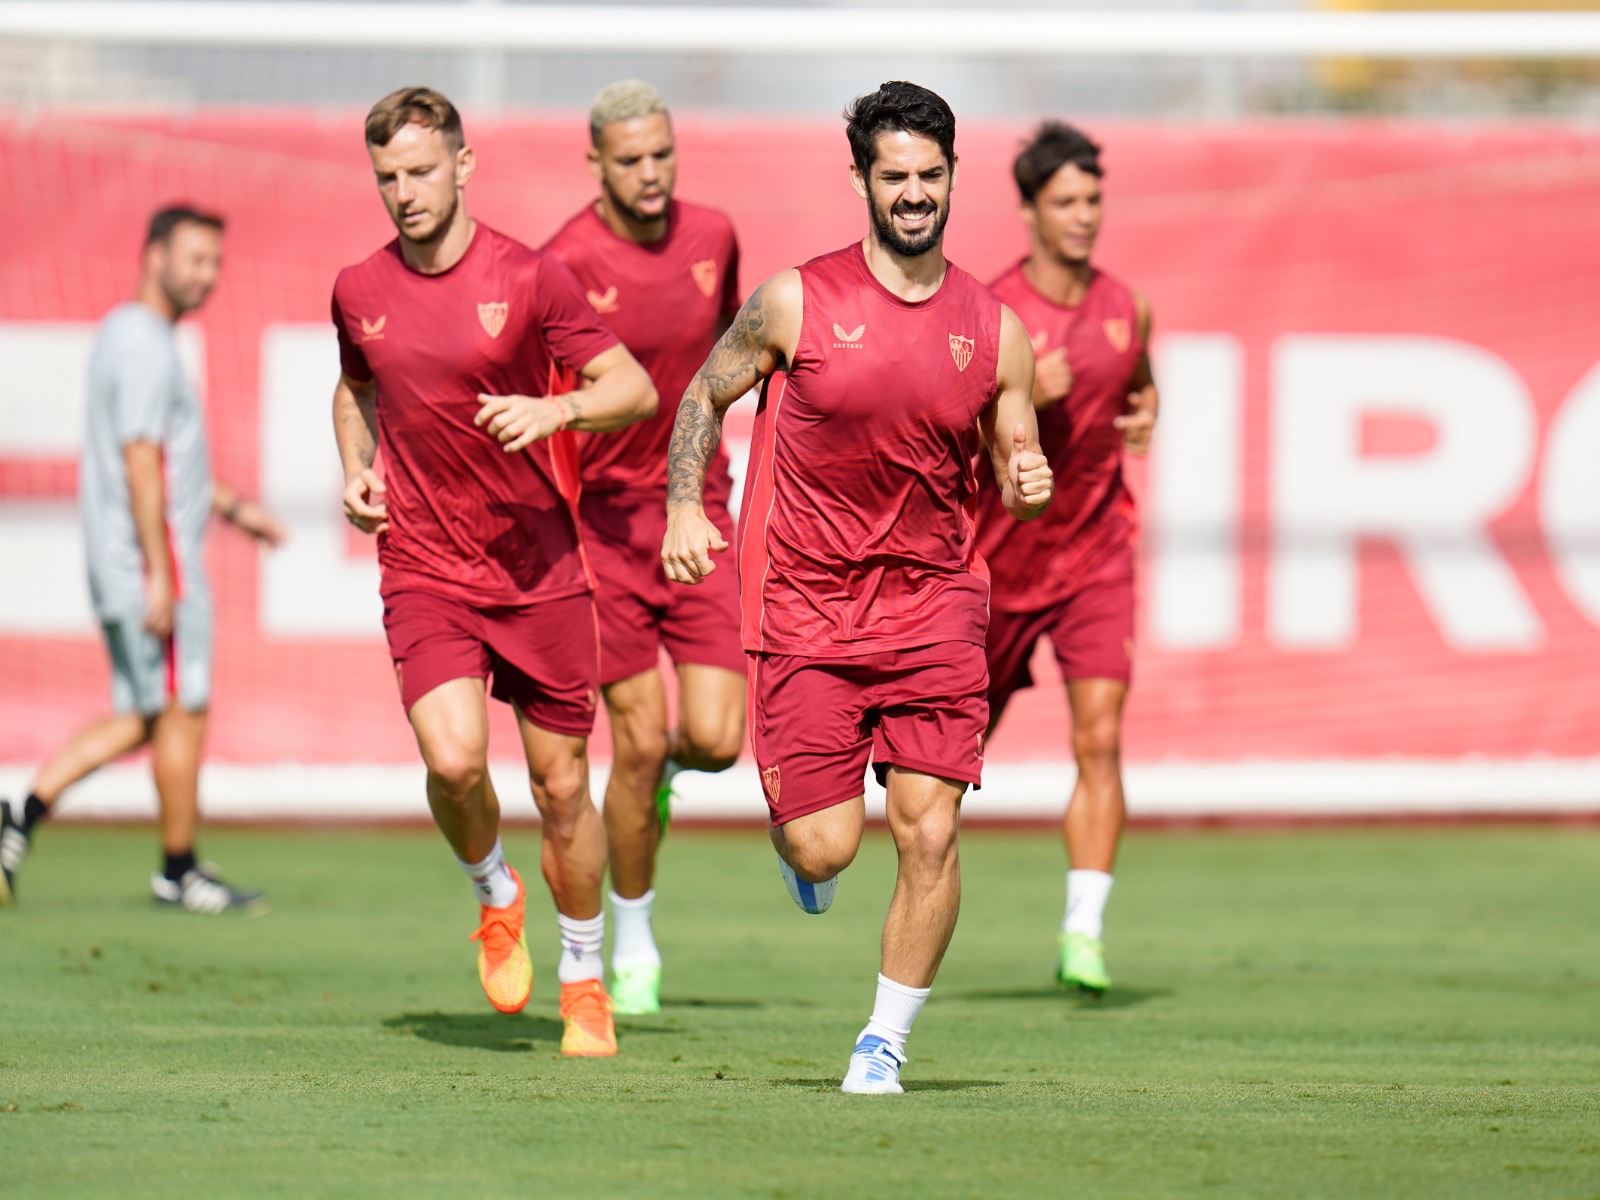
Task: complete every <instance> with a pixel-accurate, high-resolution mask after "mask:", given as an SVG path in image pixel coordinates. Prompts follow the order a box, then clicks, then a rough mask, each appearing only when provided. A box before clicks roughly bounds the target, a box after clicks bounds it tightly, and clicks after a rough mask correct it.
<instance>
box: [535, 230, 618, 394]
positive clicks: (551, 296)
mask: <svg viewBox="0 0 1600 1200" xmlns="http://www.w3.org/2000/svg"><path fill="white" fill-rule="evenodd" d="M534 313H535V314H536V315H535V324H536V326H537V328H538V329H539V332H540V333H541V334H543V336H544V342H545V345H546V346H548V347H549V348H550V355H551V357H552V358H554V359H555V360H556V362H558V363H560V364H561V365H562V366H565V367H567V368H569V369H571V370H573V371H580V370H582V369H583V368H584V367H585V366H587V365H588V364H589V363H591V362H593V361H594V360H595V359H596V358H598V357H599V356H600V355H601V354H604V353H605V352H606V351H607V350H609V349H611V347H613V346H616V345H619V344H620V343H619V342H618V340H617V335H616V334H614V333H612V332H611V330H609V329H607V328H606V327H605V325H604V323H602V322H601V320H600V318H599V317H597V316H595V313H594V309H593V308H591V307H590V305H589V302H588V301H587V300H586V299H584V296H583V287H582V285H581V284H579V283H578V277H577V276H576V275H574V274H573V273H572V269H571V268H570V267H568V266H567V264H566V263H564V262H562V261H561V260H560V259H558V258H551V257H549V256H546V257H544V258H541V259H540V260H539V270H538V272H537V273H536V274H535V275H534Z"/></svg>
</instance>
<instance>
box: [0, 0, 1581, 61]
mask: <svg viewBox="0 0 1600 1200" xmlns="http://www.w3.org/2000/svg"><path fill="white" fill-rule="evenodd" d="M385 7H387V6H385V5H381V4H359V3H330V4H284V3H272V2H269V0H261V2H253V0H240V2H236V3H216V2H210V3H206V2H199V0H188V2H184V0H152V2H150V3H105V2H93V0H30V2H17V3H5V2H0V37H3V38H35V39H43V40H55V41H94V42H99V43H101V44H105V43H108V42H112V43H115V42H122V43H129V44H143V45H172V46H215V47H243V46H248V47H257V48H259V47H272V46H277V47H284V46H298V47H305V48H320V49H338V48H345V49H412V50H474V49H483V48H485V47H494V48H495V49H497V50H566V51H595V52H617V51H637V52H658V53H685V52H693V53H702V54H706V53H710V54H723V55H730V56H735V57H746V58H750V57H754V58H760V57H770V56H782V57H792V56H795V55H810V56H828V57H839V56H849V55H857V54H862V55H864V54H874V53H880V52H881V51H882V49H883V48H884V47H885V46H893V47H894V49H895V51H896V53H899V54H923V55H940V56H945V55H947V56H951V57H961V58H973V57H995V58H1005V59H1041V58H1042V59H1094V58H1128V57H1159V58H1168V59H1194V58H1211V57H1222V58H1308V57H1324V56H1352V57H1362V58H1385V59H1514V58H1523V59H1578V58H1588V57H1595V56H1600V12H1348V13H1337V12H1311V11H1306V12H1279V11H1274V12H1261V11H1252V12H1241V11H1220V12H1211V11H1205V12H1151V11H1133V12H1130V11H1125V10H1116V9H1104V10H1099V11H1062V10H1054V11H1052V10H1037V9H1035V10H1019V9H1011V10H1006V9H986V8H978V7H972V8H961V9H939V8H933V9H924V10H919V11H918V12H917V13H916V14H915V17H914V19H913V14H912V13H911V12H909V11H908V10H906V9H892V8H878V9H874V8H854V7H851V8H838V9H819V8H783V7H771V8H769V7H742V8H726V7H724V8H711V7H691V6H681V7H678V6H674V7H629V6H623V5H618V6H611V5H604V6H600V5H576V4H567V5H515V6H513V5H502V4H497V3H493V2H492V0H490V2H484V0H476V2H474V3H467V4H415V5H404V6H394V7H393V8H392V9H390V12H389V15H390V16H392V17H394V18H397V19H390V20H375V19H374V15H375V13H374V10H381V9H384V8H385ZM827 16H834V17H837V18H838V19H836V20H825V19H823V18H824V17H827ZM398 18H403V19H398Z"/></svg>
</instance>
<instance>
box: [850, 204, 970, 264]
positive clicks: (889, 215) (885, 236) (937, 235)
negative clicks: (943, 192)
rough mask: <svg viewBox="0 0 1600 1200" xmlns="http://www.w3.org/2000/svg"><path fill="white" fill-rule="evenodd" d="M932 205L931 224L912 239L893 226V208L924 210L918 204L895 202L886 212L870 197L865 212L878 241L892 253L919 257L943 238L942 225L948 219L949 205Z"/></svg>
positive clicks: (913, 210) (903, 210) (905, 210)
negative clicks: (870, 217) (921, 233)
mask: <svg viewBox="0 0 1600 1200" xmlns="http://www.w3.org/2000/svg"><path fill="white" fill-rule="evenodd" d="M933 207H934V217H933V224H932V225H930V226H929V227H928V230H927V232H926V233H924V234H923V235H922V236H921V237H920V238H918V239H917V240H916V241H912V240H911V239H910V238H907V237H905V236H904V235H903V234H902V233H901V232H900V231H899V230H898V229H896V228H895V226H894V212H895V209H896V208H899V209H900V211H901V212H902V213H904V212H922V211H925V210H924V209H922V208H921V207H920V206H912V205H905V206H901V205H898V204H897V205H894V206H893V207H891V208H890V209H889V211H888V212H883V211H882V210H881V209H879V208H878V206H877V205H876V204H874V203H873V202H872V201H871V200H870V199H869V200H868V201H867V212H868V213H870V214H871V216H872V228H873V230H874V231H875V232H876V233H877V235H878V241H879V242H880V243H881V244H882V245H883V246H884V248H885V249H887V250H889V251H890V252H891V253H893V254H898V255H899V256H900V257H901V258H919V257H921V256H922V255H924V254H926V253H927V252H928V251H930V250H932V249H935V248H936V247H937V246H938V245H939V243H940V242H942V241H943V240H944V226H945V222H946V221H948V220H949V219H950V206H949V205H948V204H946V205H945V206H944V207H943V208H940V207H939V206H938V205H937V204H935V205H934V206H933Z"/></svg>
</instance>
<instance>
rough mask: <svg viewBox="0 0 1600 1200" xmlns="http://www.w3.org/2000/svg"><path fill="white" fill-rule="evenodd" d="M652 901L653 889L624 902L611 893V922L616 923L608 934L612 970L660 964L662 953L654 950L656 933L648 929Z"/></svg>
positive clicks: (654, 892)
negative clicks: (609, 935) (609, 934)
mask: <svg viewBox="0 0 1600 1200" xmlns="http://www.w3.org/2000/svg"><path fill="white" fill-rule="evenodd" d="M655 902H656V890H655V888H651V889H650V890H649V891H648V892H646V893H645V894H644V895H642V896H640V897H639V898H638V899H636V900H625V899H623V898H622V897H621V896H619V895H617V894H616V893H615V892H612V893H611V919H612V921H614V922H615V926H614V928H613V930H612V934H611V966H612V969H613V970H614V969H616V968H617V967H659V966H660V965H661V951H659V950H657V949H656V938H655V934H654V933H653V932H652V931H651V928H650V909H651V906H652V905H654V904H655Z"/></svg>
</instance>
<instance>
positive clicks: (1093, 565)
mask: <svg viewBox="0 0 1600 1200" xmlns="http://www.w3.org/2000/svg"><path fill="white" fill-rule="evenodd" d="M989 286H990V287H992V288H993V289H994V292H995V294H996V295H997V296H999V297H1000V299H1001V300H1002V301H1004V302H1005V304H1006V306H1007V307H1009V308H1010V309H1011V311H1012V312H1014V313H1016V314H1017V316H1018V317H1019V318H1020V319H1021V321H1022V324H1023V325H1024V326H1025V327H1026V328H1027V330H1028V333H1029V336H1030V337H1031V338H1032V339H1033V350H1034V353H1035V354H1036V355H1041V356H1042V355H1045V354H1048V353H1049V352H1050V351H1051V350H1054V349H1056V348H1057V347H1060V346H1064V347H1066V351H1067V366H1068V367H1070V368H1071V369H1072V387H1071V389H1070V390H1069V391H1068V392H1067V395H1066V397H1065V398H1064V399H1063V400H1061V401H1060V402H1059V403H1057V404H1052V405H1051V406H1050V407H1049V408H1044V409H1040V410H1038V412H1037V414H1036V415H1037V416H1038V419H1039V445H1040V448H1041V449H1043V451H1044V453H1045V456H1046V457H1047V458H1048V459H1049V460H1050V469H1051V470H1052V471H1053V472H1055V494H1054V496H1053V497H1052V498H1051V500H1050V505H1049V507H1048V508H1046V509H1045V510H1044V512H1042V513H1040V514H1039V516H1037V517H1035V518H1034V519H1033V520H1031V521H1016V520H1013V519H1012V517H1011V514H1010V513H1008V512H1006V510H1005V508H1004V507H1003V506H1002V505H1001V503H1000V489H999V488H998V487H996V486H995V482H994V480H993V478H988V479H985V480H984V484H983V491H982V497H981V501H980V506H979V510H978V550H979V552H980V553H981V554H982V555H983V560H984V562H986V563H988V564H989V576H990V582H991V584H992V585H993V588H994V592H993V595H992V596H991V598H990V603H991V604H992V605H993V606H994V607H995V608H997V609H999V610H1000V611H1002V612H1038V611H1040V610H1041V609H1045V608H1049V607H1050V606H1051V605H1052V604H1055V603H1057V602H1059V601H1061V600H1063V599H1065V598H1066V597H1067V596H1069V595H1071V594H1072V593H1073V592H1074V591H1075V590H1077V589H1078V588H1079V587H1082V586H1083V585H1084V584H1086V583H1098V582H1102V581H1104V580H1110V579H1126V578H1130V577H1131V576H1132V574H1133V544H1134V539H1135V536H1136V534H1137V528H1138V526H1137V518H1136V515H1135V511H1134V503H1133V495H1132V493H1131V492H1129V491H1128V487H1127V484H1126V483H1125V482H1124V481H1123V477H1122V433H1121V431H1119V430H1118V429H1117V428H1116V427H1115V426H1114V425H1112V421H1113V420H1115V419H1116V418H1117V417H1120V416H1122V415H1123V414H1125V413H1127V412H1128V411H1129V408H1128V393H1129V390H1130V388H1131V385H1132V383H1133V377H1134V372H1135V370H1136V369H1137V367H1138V365H1139V358H1140V356H1141V355H1142V354H1143V353H1144V345H1143V343H1141V342H1140V341H1139V317H1138V312H1137V308H1136V306H1135V304H1134V298H1133V293H1132V292H1131V291H1129V290H1128V288H1127V287H1126V286H1125V285H1123V284H1122V283H1120V282H1118V281H1117V280H1116V279H1113V278H1112V277H1111V276H1110V275H1107V274H1106V273H1105V272H1103V271H1099V270H1096V271H1094V272H1093V274H1092V275H1091V276H1090V279H1089V289H1088V291H1087V292H1086V293H1085V295H1084V297H1083V301H1082V302H1081V303H1080V304H1078V305H1077V306H1075V307H1070V308H1069V307H1067V306H1065V305H1061V304H1057V303H1055V302H1054V301H1053V300H1049V299H1046V298H1045V297H1044V296H1042V295H1040V294H1039V293H1038V292H1037V291H1035V290H1034V288H1033V285H1032V284H1030V283H1029V282H1028V280H1027V276H1025V275H1024V274H1023V273H1022V264H1021V263H1018V264H1017V265H1016V266H1014V267H1012V268H1011V269H1010V270H1009V271H1007V272H1006V273H1005V274H1003V275H1001V276H1000V277H999V278H998V279H996V280H995V281H994V282H993V283H992V284H990V285H989Z"/></svg>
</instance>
